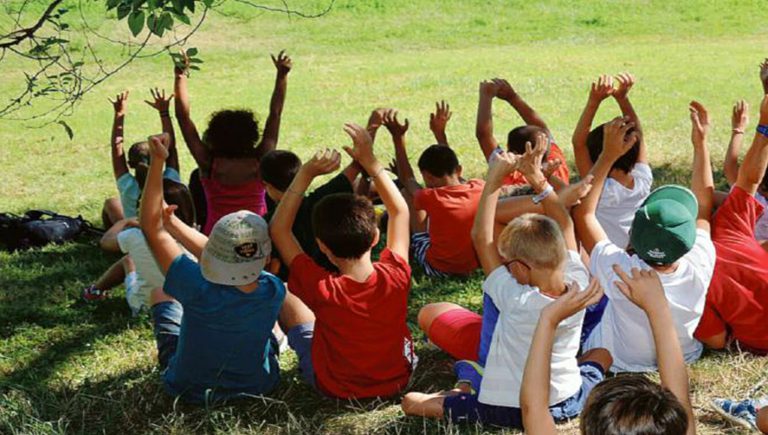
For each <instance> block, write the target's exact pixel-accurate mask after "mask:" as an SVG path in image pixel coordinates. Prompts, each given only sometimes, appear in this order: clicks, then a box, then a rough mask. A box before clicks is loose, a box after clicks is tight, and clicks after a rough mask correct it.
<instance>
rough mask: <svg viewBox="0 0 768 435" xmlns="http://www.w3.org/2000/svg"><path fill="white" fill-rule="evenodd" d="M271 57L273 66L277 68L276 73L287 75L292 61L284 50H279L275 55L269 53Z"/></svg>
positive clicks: (291, 66)
mask: <svg viewBox="0 0 768 435" xmlns="http://www.w3.org/2000/svg"><path fill="white" fill-rule="evenodd" d="M270 56H271V57H272V63H274V64H275V68H277V74H278V75H281V76H287V75H288V73H289V72H291V68H293V61H292V60H291V58H290V56H288V55H287V54H285V50H280V53H278V54H277V57H275V55H274V54H270Z"/></svg>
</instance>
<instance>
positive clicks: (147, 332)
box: [0, 0, 768, 434]
mask: <svg viewBox="0 0 768 435" xmlns="http://www.w3.org/2000/svg"><path fill="white" fill-rule="evenodd" d="M69 3H70V5H71V6H77V2H75V1H74V0H72V1H69ZM10 4H11V5H13V4H14V3H13V2H10ZM16 4H18V3H16ZM277 4H278V5H279V4H280V3H279V2H278V3H277ZM322 4H324V2H322V1H320V0H314V1H304V2H301V3H298V2H297V3H295V4H293V3H292V5H293V6H295V7H298V8H301V9H306V10H317V9H319V8H320V6H321V5H322ZM83 7H84V8H85V10H84V14H85V15H86V16H87V17H88V18H89V21H90V22H91V23H95V25H97V26H99V29H100V31H102V32H105V33H107V34H109V35H111V36H122V37H125V35H126V34H127V29H125V28H124V27H125V26H124V24H122V23H121V25H119V26H113V25H112V23H113V22H112V21H108V20H106V19H105V18H104V14H103V12H101V4H100V2H86V3H83ZM763 11H764V4H763V2H760V1H739V2H736V1H721V2H706V1H693V0H681V1H677V2H662V1H628V0H614V1H610V2H595V1H584V2H566V1H554V0H552V1H546V2H525V1H502V0H491V1H481V0H465V1H461V2H459V1H455V0H452V1H439V0H423V1H419V2H410V1H407V0H387V1H384V0H368V1H354V0H340V1H339V2H338V3H337V4H336V6H335V8H334V10H333V12H332V13H331V14H330V15H328V16H325V17H323V18H321V19H317V20H301V19H298V18H295V17H293V18H289V17H286V16H282V15H274V14H265V13H262V12H259V11H257V10H254V9H251V8H248V7H246V6H243V5H238V4H235V3H233V2H229V3H227V4H226V5H225V6H224V7H223V8H222V9H221V11H220V12H218V13H214V14H212V15H211V19H210V21H208V22H207V23H206V24H205V25H204V26H203V28H202V30H201V32H200V33H199V34H198V35H196V36H195V38H194V39H193V40H192V41H191V42H190V45H192V46H196V47H199V48H200V53H201V56H202V57H203V58H204V59H205V64H204V65H203V70H202V71H201V72H199V73H197V74H195V75H193V77H192V80H191V85H190V86H191V92H192V99H193V100H192V101H193V116H194V118H195V119H196V120H197V121H198V123H199V125H203V124H204V122H205V120H206V117H207V115H208V114H210V113H211V112H212V111H214V110H216V109H218V108H221V107H233V106H246V107H251V108H253V109H255V110H257V111H258V112H260V113H264V111H265V110H266V107H267V102H268V98H269V93H270V92H271V82H272V76H273V69H272V66H271V64H270V62H269V58H268V56H267V53H268V52H270V51H272V52H276V51H277V50H279V49H281V48H283V47H285V48H287V49H288V50H289V52H290V53H291V54H292V55H293V57H294V63H295V69H294V71H293V72H292V73H291V76H290V78H289V96H288V101H287V103H286V110H285V114H284V123H283V129H282V132H281V138H280V146H281V147H285V148H290V149H292V150H294V151H296V152H297V153H298V154H300V155H301V156H302V157H306V156H307V155H309V153H311V152H312V150H313V149H315V148H317V147H321V146H322V147H325V146H334V147H338V146H340V145H342V144H344V143H346V138H345V137H344V135H343V133H342V131H341V125H342V123H343V122H345V121H348V120H356V121H358V122H363V121H364V120H365V118H366V116H367V112H368V111H369V110H370V109H372V108H373V107H376V106H381V105H391V106H395V107H398V108H400V109H401V111H402V112H403V113H404V114H405V115H406V116H407V117H409V118H410V119H411V125H412V127H411V129H412V131H411V132H410V133H409V143H410V146H411V148H412V150H413V154H414V157H415V155H416V154H417V153H418V152H419V151H420V150H421V149H422V148H423V147H425V146H426V145H428V144H430V143H431V138H430V136H429V131H428V128H427V120H428V112H429V110H430V109H431V107H432V104H433V101H434V100H436V99H442V98H445V99H447V100H449V101H450V102H451V104H452V108H453V110H454V112H455V115H454V119H453V120H452V121H451V124H450V125H449V129H448V135H449V139H450V141H451V143H452V144H453V145H454V146H455V148H456V149H457V150H458V151H459V154H460V157H461V160H462V163H463V165H464V167H465V172H468V173H469V174H471V175H475V176H481V175H482V173H483V162H482V159H481V156H480V153H479V151H478V149H477V145H476V142H475V140H474V137H473V131H474V125H473V124H474V116H475V115H474V112H475V109H476V99H477V83H478V82H479V81H480V80H482V79H484V78H489V77H494V76H503V77H507V78H509V79H510V81H511V82H512V83H513V85H514V86H516V88H517V89H518V91H519V92H520V93H521V94H522V95H523V96H524V97H525V98H526V99H527V100H528V101H529V102H530V103H531V104H532V105H533V106H534V107H536V108H537V109H538V110H539V111H540V112H541V113H542V114H543V115H544V117H545V118H546V119H547V121H548V122H549V124H550V126H551V127H552V129H553V131H554V134H555V137H556V139H557V140H558V142H559V143H560V144H561V145H562V147H563V148H564V150H565V151H566V153H567V154H568V155H570V150H569V148H570V147H569V146H568V142H569V138H570V132H571V130H572V128H573V126H574V125H575V123H576V120H577V119H578V116H579V113H580V111H581V108H582V104H583V102H584V101H585V99H586V91H587V88H588V84H589V82H590V80H592V79H593V78H594V77H595V76H597V75H598V74H600V73H604V72H608V73H611V72H618V71H623V70H629V71H632V72H633V73H635V75H636V76H637V77H638V79H639V83H638V85H637V86H636V89H635V90H633V91H632V92H633V93H632V97H633V99H634V101H635V104H636V106H637V109H638V112H639V113H640V116H641V117H642V119H643V122H644V125H645V128H646V130H647V139H648V142H649V145H650V154H651V163H652V164H653V166H654V172H655V175H656V180H657V184H663V183H667V182H680V183H687V182H688V178H689V170H688V168H689V165H690V156H691V152H690V146H689V139H688V137H689V121H688V118H687V103H688V101H690V100H691V99H693V98H696V99H700V100H701V101H702V102H703V103H705V104H706V105H707V107H709V108H710V111H711V113H712V116H713V118H714V123H715V128H714V131H713V134H712V136H713V137H712V144H711V145H712V152H713V160H714V162H715V166H716V167H718V168H719V167H720V166H721V163H722V155H723V153H724V150H725V145H726V141H727V137H728V133H729V130H730V124H729V116H730V113H729V111H730V105H731V104H732V103H733V101H734V100H736V99H738V98H747V99H748V101H749V102H750V103H752V106H753V108H754V107H756V105H757V103H758V101H759V100H758V97H759V95H760V88H759V83H758V80H757V67H756V64H757V63H758V61H759V59H761V58H762V57H764V55H765V53H764V52H761V51H760V50H761V49H762V47H765V46H766V42H768V31H766V30H765V27H764V25H763V22H762V20H761V17H762V16H763V14H762V12H763ZM2 25H3V22H2V21H0V26H2ZM98 48H99V50H100V52H101V53H102V54H103V56H104V59H105V60H106V61H108V62H116V61H117V60H118V59H119V51H118V50H117V49H115V48H114V47H110V46H109V45H107V44H106V43H104V42H99V45H98ZM2 65H3V80H2V82H1V83H0V99H5V98H10V97H11V95H12V90H13V89H14V84H18V82H17V80H18V79H19V77H20V74H21V71H22V70H23V69H24V68H25V67H26V66H25V64H24V63H23V62H20V61H19V62H17V61H9V60H4V61H3V64H2ZM155 85H156V86H165V87H166V88H170V87H171V86H172V78H171V75H170V61H169V60H168V58H167V57H165V56H161V57H158V58H150V59H144V60H141V61H140V62H136V63H134V64H133V65H131V66H130V67H129V68H128V69H127V70H125V71H124V72H123V73H121V74H120V75H118V76H116V77H115V78H114V79H113V80H111V81H108V82H107V83H105V84H104V85H103V86H102V87H100V88H98V90H97V91H96V92H94V93H92V94H90V95H88V96H87V97H86V98H85V100H84V101H83V103H82V104H81V105H80V106H79V107H78V108H77V111H76V112H75V114H74V115H73V116H72V117H70V118H68V119H67V122H68V123H69V124H70V125H71V126H72V127H73V129H74V131H75V138H74V140H73V141H69V140H68V139H67V138H66V135H65V134H64V132H63V130H62V129H61V128H60V127H59V126H56V125H52V126H44V127H42V128H40V126H39V123H29V122H17V121H0V143H3V144H4V145H3V146H2V147H0V168H2V183H0V210H1V211H6V210H7V211H14V212H22V211H24V210H26V209H29V208H41V207H42V208H51V209H54V210H57V211H60V212H63V213H70V214H82V215H84V216H85V217H86V218H88V219H91V220H93V221H95V222H97V221H98V216H99V211H100V208H101V204H102V201H103V199H104V198H106V197H108V196H112V195H114V194H115V193H116V192H115V188H114V182H113V181H112V177H111V168H110V163H109V152H108V146H107V143H108V139H109V128H110V122H111V113H110V112H111V107H110V106H109V105H108V103H106V101H105V100H106V96H107V95H111V94H114V93H116V92H118V91H119V90H122V89H131V90H132V94H131V101H130V107H129V114H128V119H127V123H126V129H127V130H126V131H127V134H128V138H129V140H131V138H136V139H137V140H138V139H140V138H142V137H144V136H146V135H147V134H150V133H153V132H155V131H157V130H158V129H159V123H158V122H157V119H156V115H155V114H154V113H152V111H151V110H150V109H149V108H148V107H146V106H144V103H142V102H141V100H143V99H144V97H145V95H143V94H144V93H146V89H147V88H148V87H149V86H155ZM224 85H226V86H224ZM496 109H497V110H496V113H495V116H496V121H497V133H498V134H499V135H501V134H503V131H504V130H505V129H507V128H509V127H510V126H513V125H516V124H517V123H518V122H519V121H518V120H517V119H516V117H515V116H514V114H513V113H511V111H510V110H509V109H508V108H505V107H503V106H501V105H498V106H497V108H496ZM616 113H617V109H616V107H615V106H614V105H613V103H610V102H608V103H607V104H606V107H604V108H603V110H601V112H600V113H599V114H598V120H605V119H608V118H610V117H612V116H614V115H615V114H616ZM753 114H756V111H755V110H754V109H753ZM753 119H754V116H753ZM753 125H754V122H753ZM377 147H378V149H379V150H380V153H381V154H382V155H383V156H387V155H391V149H390V147H389V145H388V141H387V138H386V135H385V134H382V140H380V142H379V144H378V145H377ZM192 165H193V162H192V159H191V158H190V157H189V155H188V154H187V153H186V152H182V174H183V175H184V176H186V175H187V174H188V173H189V172H190V171H191V169H192ZM716 177H717V181H718V183H720V184H722V177H721V176H720V175H719V174H717V175H716ZM114 260H115V258H112V257H110V256H106V255H104V254H102V253H101V252H100V251H99V250H98V248H97V247H95V246H94V245H93V244H92V243H89V242H88V241H81V242H78V243H71V244H67V245H63V246H53V247H48V248H45V249H42V250H37V251H29V252H23V253H17V254H13V255H9V254H6V253H0V337H1V338H0V432H2V433H97V432H110V433H111V432H131V433H132V432H147V433H190V432H204V433H230V432H242V433H262V432H266V433H316V432H323V433H330V432H342V433H369V432H386V433H421V432H430V433H431V432H444V433H453V432H457V431H462V432H480V431H482V430H481V429H480V428H476V427H471V428H466V427H464V428H457V427H452V426H450V425H446V424H445V423H438V422H427V421H423V420H420V419H407V418H405V417H403V416H402V414H401V413H400V412H399V408H398V403H397V400H393V401H373V402H362V403H348V402H342V401H338V402H337V401H326V400H322V399H320V398H318V397H317V395H315V394H314V393H313V392H312V391H310V390H309V389H308V388H307V387H305V386H303V385H302V384H301V382H300V381H299V378H298V375H297V373H296V364H295V359H294V358H293V357H292V355H290V354H289V355H285V356H283V357H282V358H281V367H282V371H283V380H282V384H281V386H280V388H279V389H278V391H277V392H276V393H275V394H274V395H273V396H271V397H270V398H269V399H254V400H252V401H248V402H246V403H242V404H237V405H231V406H222V407H217V408H213V409H202V408H197V407H191V406H188V405H185V404H182V403H175V402H174V401H173V400H172V399H170V398H168V397H167V396H166V395H165V394H164V393H163V391H162V386H161V384H160V381H159V374H158V372H157V369H156V368H155V355H154V353H155V352H154V342H153V339H152V334H151V329H150V324H149V319H148V317H146V316H140V317H138V318H131V316H130V314H129V310H128V308H127V306H126V304H125V303H124V300H123V299H122V298H121V296H122V293H121V292H120V291H118V293H117V294H116V295H115V297H113V298H112V299H111V300H109V301H107V302H106V303H104V304H100V305H97V306H85V305H81V304H79V303H78V302H77V298H78V293H79V290H80V289H81V288H82V287H84V286H85V285H87V284H89V283H90V282H92V281H93V280H94V279H95V278H96V277H97V276H98V275H99V274H100V273H101V271H103V270H104V269H105V268H106V267H107V266H108V265H109V264H110V263H111V262H112V261H114ZM480 282H481V277H480V276H479V275H476V276H474V277H472V278H471V279H467V280H460V281H446V280H433V279H429V278H425V277H423V276H421V275H418V274H417V275H416V276H415V277H414V285H413V290H412V293H411V298H410V303H409V310H410V315H409V319H410V321H411V322H412V324H411V329H412V330H413V331H414V334H415V337H416V338H417V340H418V341H419V345H418V347H417V352H418V355H419V357H420V365H419V368H418V370H417V372H416V373H415V376H414V383H413V386H412V389H414V390H421V391H425V390H426V391H435V390H438V389H442V388H446V387H450V386H451V385H452V383H453V377H452V374H451V369H450V360H449V359H448V358H447V357H446V356H444V355H443V354H441V353H440V352H437V351H434V350H431V349H428V348H426V346H424V345H423V344H422V341H421V340H420V338H421V335H420V334H419V333H418V331H417V329H418V328H417V327H416V325H415V318H416V313H417V311H418V309H419V308H420V307H421V306H423V305H424V304H426V303H428V302H433V301H440V300H450V301H454V302H457V303H460V304H462V305H465V306H468V307H470V308H473V309H479V307H480V298H481V289H480ZM766 368H768V365H767V364H766V362H765V361H764V360H763V359H760V358H754V357H751V356H749V355H746V354H739V353H734V354H728V353H707V354H706V355H705V356H704V357H703V358H702V359H701V360H700V361H699V362H698V363H696V364H694V365H692V366H691V369H690V375H691V389H692V390H691V391H692V397H693V401H694V405H695V406H696V414H697V418H698V424H699V430H700V433H705V434H715V433H718V434H719V433H733V434H735V433H740V431H739V429H736V428H733V427H731V426H729V425H728V424H727V423H725V422H723V420H722V419H720V418H719V417H717V416H716V415H715V414H714V413H713V412H710V411H708V410H707V403H708V401H709V400H710V399H711V398H713V397H716V396H734V397H742V396H746V395H749V394H750V393H751V389H752V387H753V386H754V385H755V384H758V383H760V382H762V381H763V377H764V373H765V372H766ZM576 427H577V426H576V424H575V423H572V424H569V425H565V426H563V427H562V429H563V431H564V432H568V433H574V432H575V431H576Z"/></svg>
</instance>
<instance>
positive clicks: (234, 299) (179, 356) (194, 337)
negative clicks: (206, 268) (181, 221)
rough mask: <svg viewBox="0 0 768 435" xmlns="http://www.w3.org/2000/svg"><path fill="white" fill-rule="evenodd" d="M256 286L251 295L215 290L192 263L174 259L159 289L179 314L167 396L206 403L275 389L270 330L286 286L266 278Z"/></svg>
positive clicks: (219, 287) (217, 286) (277, 371)
mask: <svg viewBox="0 0 768 435" xmlns="http://www.w3.org/2000/svg"><path fill="white" fill-rule="evenodd" d="M258 282H259V287H258V288H257V289H256V290H254V291H253V292H252V293H244V292H242V291H240V290H238V289H237V288H236V287H232V286H226V285H220V284H214V283H212V282H209V281H206V280H205V278H203V275H202V273H201V271H200V266H199V265H198V264H197V263H195V262H194V261H193V260H192V259H190V258H189V257H187V256H186V255H179V256H178V257H176V259H175V260H174V261H173V264H171V267H170V268H169V269H168V273H167V274H166V277H165V284H164V286H163V289H164V290H165V292H166V293H167V294H169V295H171V296H173V297H174V298H176V300H178V301H179V303H181V305H182V307H183V308H184V315H183V317H182V319H181V332H180V333H179V339H178V345H177V348H176V354H175V355H174V356H173V357H171V360H170V361H169V363H168V370H167V371H166V372H165V374H164V380H165V387H166V389H167V390H168V392H169V393H170V394H172V395H173V396H183V398H184V399H186V400H188V401H192V402H211V401H216V400H222V399H227V398H231V397H234V396H238V395H240V394H242V393H246V394H254V395H259V394H265V393H268V392H269V391H271V390H272V389H274V388H275V387H276V386H277V384H278V382H279V381H280V368H279V366H278V363H277V343H276V341H275V339H274V336H273V335H272V327H273V326H274V325H275V321H276V320H277V315H278V313H279V312H280V307H281V306H282V304H283V300H284V299H285V286H284V285H283V283H282V281H280V280H279V279H278V278H276V277H275V276H274V275H272V274H269V273H267V272H261V274H260V275H259V280H258Z"/></svg>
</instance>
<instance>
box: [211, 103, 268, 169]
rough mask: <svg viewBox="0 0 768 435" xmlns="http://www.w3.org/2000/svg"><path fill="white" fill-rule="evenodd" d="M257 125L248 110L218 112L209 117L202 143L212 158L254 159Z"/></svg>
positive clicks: (257, 134)
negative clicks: (207, 148) (209, 151)
mask: <svg viewBox="0 0 768 435" xmlns="http://www.w3.org/2000/svg"><path fill="white" fill-rule="evenodd" d="M258 141H259V123H258V121H256V118H255V116H254V115H253V112H251V111H250V110H244V109H238V110H220V111H218V112H215V113H213V114H212V115H211V119H210V121H208V128H207V129H206V130H205V133H203V142H204V143H205V144H206V146H208V147H209V148H210V150H211V154H212V155H213V156H214V157H225V158H240V157H255V155H256V143H257V142H258Z"/></svg>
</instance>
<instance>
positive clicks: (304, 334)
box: [286, 322, 317, 389]
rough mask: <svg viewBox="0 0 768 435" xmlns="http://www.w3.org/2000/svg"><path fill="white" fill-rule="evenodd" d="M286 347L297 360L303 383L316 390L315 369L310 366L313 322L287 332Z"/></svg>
mask: <svg viewBox="0 0 768 435" xmlns="http://www.w3.org/2000/svg"><path fill="white" fill-rule="evenodd" d="M286 335H287V336H288V346H290V347H291V349H293V351H294V352H296V356H297V357H298V358H299V373H300V374H301V377H302V379H304V382H306V383H307V384H309V385H311V386H312V388H315V389H317V384H316V383H315V368H314V366H313V365H312V337H313V336H314V335H315V322H307V323H302V324H300V325H296V326H294V327H293V328H291V329H290V330H288V334H286Z"/></svg>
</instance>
